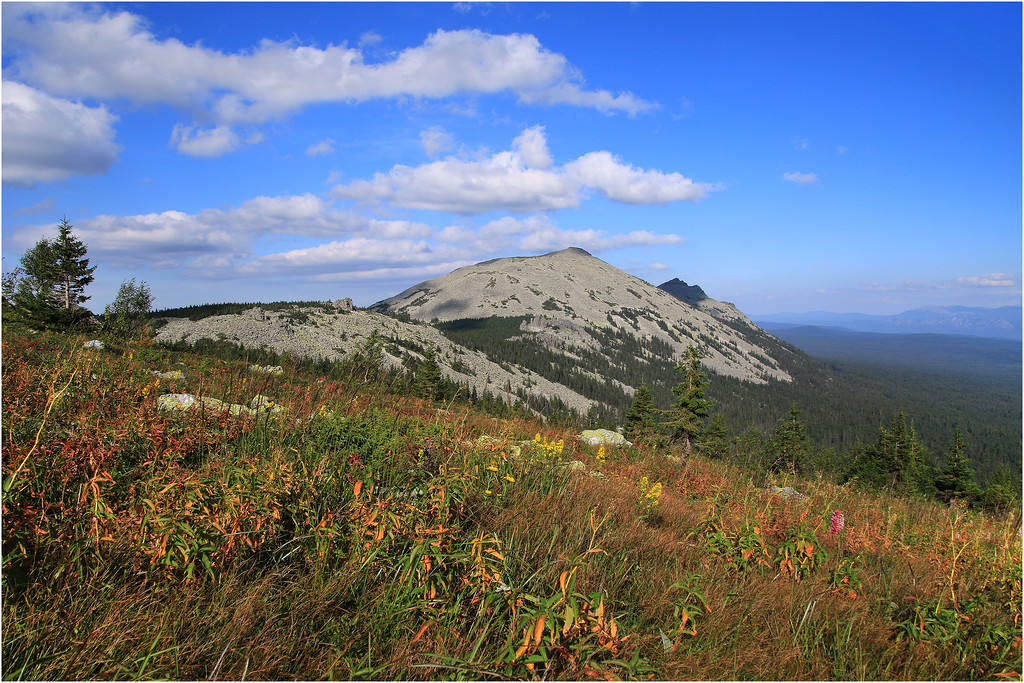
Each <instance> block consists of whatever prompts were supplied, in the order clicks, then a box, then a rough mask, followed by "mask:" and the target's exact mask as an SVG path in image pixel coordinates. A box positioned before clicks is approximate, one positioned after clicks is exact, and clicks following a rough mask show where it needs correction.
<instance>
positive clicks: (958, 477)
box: [935, 429, 981, 503]
mask: <svg viewBox="0 0 1024 683" xmlns="http://www.w3.org/2000/svg"><path fill="white" fill-rule="evenodd" d="M966 448H967V445H966V444H965V443H964V437H963V434H961V433H960V430H959V429H957V430H956V431H955V432H954V433H953V441H952V442H950V444H949V454H948V455H947V456H946V466H945V467H943V468H942V472H940V473H939V475H938V476H937V477H936V478H935V488H936V489H938V496H939V498H940V499H941V500H943V501H945V502H947V503H948V502H949V501H951V500H952V499H954V498H960V499H963V500H966V501H967V502H969V503H970V502H973V501H975V500H978V498H980V497H981V489H979V488H978V484H977V483H976V482H975V480H974V471H973V470H971V468H970V466H969V465H968V463H967V456H966V455H964V450H965V449H966Z"/></svg>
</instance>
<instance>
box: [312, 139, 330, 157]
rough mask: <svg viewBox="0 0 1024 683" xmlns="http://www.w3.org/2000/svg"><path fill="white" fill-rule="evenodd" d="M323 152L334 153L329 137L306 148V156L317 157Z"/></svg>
mask: <svg viewBox="0 0 1024 683" xmlns="http://www.w3.org/2000/svg"><path fill="white" fill-rule="evenodd" d="M324 154H334V140H332V139H331V138H327V139H326V140H321V141H320V142H318V143H316V144H315V145H310V146H309V147H307V148H306V156H308V157H318V156H322V155H324Z"/></svg>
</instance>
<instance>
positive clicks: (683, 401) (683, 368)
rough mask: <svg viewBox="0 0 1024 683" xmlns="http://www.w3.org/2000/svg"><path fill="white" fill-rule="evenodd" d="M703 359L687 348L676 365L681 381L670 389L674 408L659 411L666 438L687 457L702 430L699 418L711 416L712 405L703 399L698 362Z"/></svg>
mask: <svg viewBox="0 0 1024 683" xmlns="http://www.w3.org/2000/svg"><path fill="white" fill-rule="evenodd" d="M702 357H703V356H702V355H701V353H700V351H699V350H697V347H695V346H693V345H690V346H689V347H688V348H687V349H686V353H685V354H684V355H683V358H682V360H680V361H679V364H678V365H676V372H678V373H679V374H681V375H682V381H680V382H679V384H677V385H676V386H674V387H673V388H672V393H674V394H675V395H676V396H677V397H678V398H677V399H676V404H675V406H673V407H672V408H669V409H668V410H663V411H660V412H661V414H662V415H664V416H665V417H666V418H667V419H666V420H665V421H664V422H663V423H662V425H663V426H664V427H665V428H666V429H667V430H668V432H669V438H671V439H672V440H673V441H678V442H681V443H682V444H683V453H684V454H685V455H690V452H691V451H692V449H693V441H694V440H695V439H696V437H698V436H699V435H700V433H701V431H702V430H703V428H704V424H703V418H704V417H706V416H707V414H708V413H709V412H711V408H712V406H714V402H713V401H711V400H709V399H706V398H704V393H705V391H706V390H707V387H708V382H707V380H705V379H704V373H703V372H702V371H701V366H700V359H701V358H702Z"/></svg>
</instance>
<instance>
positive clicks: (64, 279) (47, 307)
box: [4, 219, 96, 328]
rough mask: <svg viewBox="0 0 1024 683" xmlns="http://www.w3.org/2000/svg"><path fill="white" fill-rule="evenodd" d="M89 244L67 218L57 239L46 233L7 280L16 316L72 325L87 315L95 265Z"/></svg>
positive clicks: (48, 324) (39, 322)
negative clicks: (88, 251) (87, 291)
mask: <svg viewBox="0 0 1024 683" xmlns="http://www.w3.org/2000/svg"><path fill="white" fill-rule="evenodd" d="M85 253H86V247H85V245H84V244H82V242H81V241H80V240H78V239H77V238H76V237H75V236H74V235H72V234H71V224H70V223H68V221H67V219H64V220H63V221H61V224H60V226H58V234H57V237H56V239H52V240H51V239H47V238H45V237H43V238H42V239H40V240H39V241H38V242H36V244H35V246H33V247H32V248H30V249H29V250H27V251H26V252H25V253H24V254H23V255H22V257H21V266H20V267H19V268H18V269H17V270H16V271H15V272H14V273H13V274H12V275H11V276H9V277H8V278H6V279H5V280H4V297H5V298H6V299H7V300H8V303H10V304H11V306H12V309H11V311H12V312H13V313H14V317H15V318H17V319H19V320H21V321H23V322H25V323H27V324H30V325H33V326H38V327H44V328H45V327H51V328H52V327H70V326H72V325H74V324H76V323H78V322H81V321H83V320H84V319H86V318H87V317H88V316H89V315H91V314H90V312H89V311H87V310H86V309H83V308H81V307H80V304H81V303H82V302H84V301H86V300H87V299H88V298H89V297H87V296H85V295H84V294H83V291H84V289H85V286H86V285H88V284H89V283H91V282H92V281H93V279H94V278H93V275H92V274H93V272H94V271H95V270H96V267H95V266H92V267H90V266H89V259H87V258H85Z"/></svg>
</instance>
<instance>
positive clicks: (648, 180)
mask: <svg viewBox="0 0 1024 683" xmlns="http://www.w3.org/2000/svg"><path fill="white" fill-rule="evenodd" d="M566 171H567V172H568V173H569V175H570V176H572V177H575V178H577V179H578V182H579V183H580V184H581V185H586V186H588V187H592V188H594V189H595V190H597V191H599V192H600V193H601V194H603V195H604V196H606V197H608V198H609V199H613V200H615V201H617V202H622V203H623V204H667V203H668V202H679V201H690V202H695V201H697V200H698V199H703V198H704V197H705V196H707V193H708V190H709V189H712V188H711V187H710V186H709V185H706V184H703V183H695V182H693V181H692V180H690V179H689V178H685V177H683V176H682V175H680V174H679V173H662V172H661V171H645V170H643V169H638V168H635V167H633V166H631V165H629V164H623V163H622V162H621V161H620V160H619V159H618V158H617V157H614V156H612V154H611V153H610V152H589V153H587V154H585V155H583V156H582V157H580V158H579V159H577V160H576V161H573V162H571V163H569V164H567V165H566Z"/></svg>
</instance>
